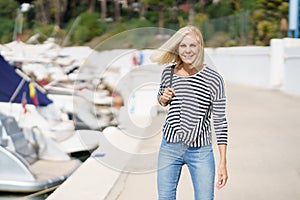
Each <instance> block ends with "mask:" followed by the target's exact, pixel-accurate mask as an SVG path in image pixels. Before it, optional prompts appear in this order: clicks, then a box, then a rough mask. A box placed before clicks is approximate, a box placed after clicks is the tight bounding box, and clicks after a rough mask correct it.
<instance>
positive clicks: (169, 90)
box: [159, 88, 175, 106]
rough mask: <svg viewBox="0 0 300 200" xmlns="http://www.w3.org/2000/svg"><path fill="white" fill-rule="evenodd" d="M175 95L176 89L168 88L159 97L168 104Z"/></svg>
mask: <svg viewBox="0 0 300 200" xmlns="http://www.w3.org/2000/svg"><path fill="white" fill-rule="evenodd" d="M174 95H175V90H174V89H173V88H166V89H165V90H164V92H163V94H162V95H161V96H160V97H159V102H160V103H161V104H162V105H164V106H166V105H168V103H169V102H170V101H171V100H172V98H173V96H174Z"/></svg>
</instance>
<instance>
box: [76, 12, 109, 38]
mask: <svg viewBox="0 0 300 200" xmlns="http://www.w3.org/2000/svg"><path fill="white" fill-rule="evenodd" d="M104 26H105V23H104V22H102V21H101V20H99V19H98V15H97V14H96V13H90V12H85V13H82V14H81V15H80V22H79V24H78V25H77V26H76V27H75V30H74V33H73V34H72V36H71V41H72V42H73V43H75V44H83V43H85V42H88V41H90V40H91V39H92V38H93V37H97V36H99V35H101V34H102V33H103V32H104V28H105V27H104Z"/></svg>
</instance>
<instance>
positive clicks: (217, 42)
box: [206, 32, 237, 47]
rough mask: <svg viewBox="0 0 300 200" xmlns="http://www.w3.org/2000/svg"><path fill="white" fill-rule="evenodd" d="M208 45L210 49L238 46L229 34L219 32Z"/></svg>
mask: <svg viewBox="0 0 300 200" xmlns="http://www.w3.org/2000/svg"><path fill="white" fill-rule="evenodd" d="M206 45H207V46H209V47H228V46H236V45H237V42H236V41H235V40H232V39H230V36H229V34H228V33H225V32H217V33H216V34H214V36H213V37H212V38H211V39H210V40H208V41H207V42H206Z"/></svg>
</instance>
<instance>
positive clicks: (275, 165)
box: [49, 83, 300, 200]
mask: <svg viewBox="0 0 300 200" xmlns="http://www.w3.org/2000/svg"><path fill="white" fill-rule="evenodd" d="M226 86H227V97H228V110H227V114H228V123H229V130H230V131H229V132H230V133H229V134H230V137H229V146H228V170H229V181H228V185H227V186H226V187H225V188H224V189H222V190H220V191H216V192H215V196H216V198H215V199H216V200H235V199H236V200H248V199H249V200H253V199H255V200H269V199H272V200H283V199H284V200H285V199H288V200H298V199H300V190H299V188H300V159H299V154H300V129H299V125H300V97H295V96H290V95H286V94H283V93H281V92H278V91H272V90H266V89H260V88H254V87H249V86H242V85H237V84H231V83H227V85H226ZM156 120H160V121H163V119H162V118H161V119H156ZM152 131H153V130H152ZM160 139H161V134H159V133H158V134H155V135H153V137H149V138H148V139H147V140H143V141H141V142H140V144H139V148H138V149H139V153H145V154H147V153H151V152H152V154H153V155H154V157H152V159H147V160H146V161H145V162H144V163H143V161H142V160H141V161H139V160H132V163H134V162H135V161H138V162H140V166H139V167H143V165H144V166H145V169H147V170H145V171H142V170H140V168H139V170H134V167H133V166H134V165H132V167H131V168H130V170H129V171H131V172H134V173H120V172H118V171H116V170H113V169H108V168H107V167H106V169H104V168H105V166H104V165H100V164H99V162H98V164H96V163H95V159H93V158H89V159H88V160H87V162H86V163H84V164H83V166H82V167H81V169H80V168H79V170H78V171H77V172H75V174H74V175H73V177H72V176H71V177H70V179H68V180H67V181H66V182H65V183H64V184H63V185H62V186H61V187H60V188H58V189H57V190H56V191H55V192H54V193H53V195H51V196H50V197H49V199H51V200H52V199H89V200H93V199H95V200H96V199H97V200H99V199H108V200H110V199H112V200H116V199H117V200H141V199H143V200H155V199H157V191H156V171H155V166H156V160H155V155H156V154H155V153H156V152H157V150H158V148H159V144H160ZM214 148H215V155H216V163H218V151H217V149H216V148H217V147H216V145H214ZM141 163H142V164H141ZM91 166H94V167H91ZM149 166H150V167H149ZM151 169H153V170H151ZM92 170H94V171H92ZM110 177H111V178H110ZM100 194H101V195H100ZM177 196H178V199H179V200H190V199H191V200H192V199H193V188H192V184H191V180H190V176H189V173H188V170H187V168H186V167H184V168H183V172H182V175H181V178H180V182H179V186H178V195H177Z"/></svg>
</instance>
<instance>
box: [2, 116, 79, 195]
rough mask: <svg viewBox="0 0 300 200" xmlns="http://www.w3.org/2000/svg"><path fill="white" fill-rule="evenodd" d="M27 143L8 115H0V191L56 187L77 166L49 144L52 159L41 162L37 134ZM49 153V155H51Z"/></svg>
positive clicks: (45, 149)
mask: <svg viewBox="0 0 300 200" xmlns="http://www.w3.org/2000/svg"><path fill="white" fill-rule="evenodd" d="M31 137H32V138H33V141H31V140H30V139H29V138H28V136H26V135H25V134H24V132H23V131H22V130H21V129H20V128H19V126H18V124H17V122H16V120H15V118H14V117H12V116H6V115H3V114H0V160H1V165H0V191H5V192H22V193H26V192H37V191H40V190H44V189H47V188H51V187H54V186H58V185H60V184H61V183H62V182H63V181H65V180H66V179H67V178H68V177H69V176H70V175H71V174H72V173H73V172H74V171H75V170H76V169H77V168H78V167H79V166H80V164H81V161H80V160H78V159H74V158H70V157H69V156H68V155H67V154H65V153H64V152H63V151H62V150H61V149H60V148H59V147H58V146H55V145H53V143H52V144H51V143H47V142H46V143H47V144H48V145H51V148H47V147H46V148H44V149H43V151H47V149H48V150H50V149H51V152H52V154H53V157H52V159H41V158H40V154H42V153H43V152H41V151H42V149H41V148H40V143H39V142H38V141H37V139H36V138H37V137H38V135H35V134H32V135H31ZM51 152H50V153H51Z"/></svg>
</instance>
